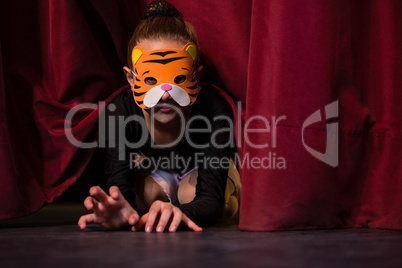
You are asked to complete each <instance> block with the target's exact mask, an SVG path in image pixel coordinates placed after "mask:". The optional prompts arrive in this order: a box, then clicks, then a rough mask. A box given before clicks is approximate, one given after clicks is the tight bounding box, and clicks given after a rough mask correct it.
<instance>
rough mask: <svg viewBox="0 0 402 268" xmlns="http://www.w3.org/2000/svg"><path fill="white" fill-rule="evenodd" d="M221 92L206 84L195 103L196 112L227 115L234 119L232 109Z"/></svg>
mask: <svg viewBox="0 0 402 268" xmlns="http://www.w3.org/2000/svg"><path fill="white" fill-rule="evenodd" d="M220 90H221V89H218V88H215V87H213V86H210V85H208V84H204V85H203V87H202V89H201V91H200V92H199V94H198V98H197V101H196V102H195V103H194V110H195V111H194V112H195V113H196V114H209V115H212V116H218V115H227V116H230V117H232V112H233V111H232V108H231V106H230V104H229V102H228V101H227V100H226V99H225V97H224V96H223V95H222V93H221V92H220Z"/></svg>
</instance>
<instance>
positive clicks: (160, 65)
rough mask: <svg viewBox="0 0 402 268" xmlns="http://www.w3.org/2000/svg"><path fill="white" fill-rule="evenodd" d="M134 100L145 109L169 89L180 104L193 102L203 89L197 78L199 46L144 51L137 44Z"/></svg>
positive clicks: (154, 103) (151, 105)
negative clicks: (199, 85)
mask: <svg viewBox="0 0 402 268" xmlns="http://www.w3.org/2000/svg"><path fill="white" fill-rule="evenodd" d="M131 59H132V61H133V65H134V68H133V69H134V72H133V74H134V76H135V82H134V91H133V95H134V100H135V102H136V103H137V105H138V106H139V107H140V108H142V109H147V108H152V107H153V106H155V105H156V104H157V103H158V102H159V100H160V98H161V97H162V95H163V94H164V93H165V92H166V91H167V92H168V93H169V94H170V96H171V97H172V98H173V100H174V101H176V102H177V103H178V104H179V105H180V106H182V107H184V106H188V105H192V104H193V103H194V102H195V100H196V98H197V95H198V92H199V91H200V89H201V88H200V87H198V82H197V78H196V66H195V65H196V59H197V48H196V46H195V44H193V43H187V44H186V45H185V46H184V48H183V49H159V50H152V51H148V52H146V51H144V50H143V49H142V48H141V47H140V46H136V47H134V48H133V51H132V53H131Z"/></svg>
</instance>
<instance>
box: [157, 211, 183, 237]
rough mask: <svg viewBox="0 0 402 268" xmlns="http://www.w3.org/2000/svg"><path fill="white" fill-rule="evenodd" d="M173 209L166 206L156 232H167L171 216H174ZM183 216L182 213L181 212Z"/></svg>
mask: <svg viewBox="0 0 402 268" xmlns="http://www.w3.org/2000/svg"><path fill="white" fill-rule="evenodd" d="M172 212H173V208H172V205H170V204H168V205H167V206H164V207H163V208H162V210H161V216H160V217H159V222H158V226H157V227H156V231H157V232H158V233H162V232H163V231H164V230H165V227H166V225H167V224H168V222H169V220H170V218H171V216H172ZM179 213H180V214H181V211H180V212H179Z"/></svg>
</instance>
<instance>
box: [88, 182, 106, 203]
mask: <svg viewBox="0 0 402 268" xmlns="http://www.w3.org/2000/svg"><path fill="white" fill-rule="evenodd" d="M89 194H90V195H91V196H93V197H95V198H96V199H98V200H99V201H100V202H101V203H103V204H107V203H108V197H109V196H108V195H107V194H106V193H105V191H103V190H102V188H100V187H99V186H94V187H91V189H89Z"/></svg>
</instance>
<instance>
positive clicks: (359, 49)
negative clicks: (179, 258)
mask: <svg viewBox="0 0 402 268" xmlns="http://www.w3.org/2000/svg"><path fill="white" fill-rule="evenodd" d="M149 2H150V1H143V0H142V1H128V0H127V1H118V2H116V3H115V2H110V1H50V0H49V1H37V2H35V1H29V2H27V3H25V4H24V5H20V4H19V3H17V2H14V3H13V2H7V3H2V7H1V11H0V12H1V13H2V14H1V19H0V20H1V26H0V27H1V39H0V42H1V43H0V60H1V62H0V73H1V75H2V76H1V79H0V89H1V91H0V97H1V99H0V111H1V114H0V123H1V128H0V175H1V181H0V219H5V218H11V217H17V216H22V215H26V214H29V213H32V212H33V211H36V210H38V209H39V208H40V207H41V206H43V204H45V203H47V202H52V201H53V200H54V198H55V197H57V196H59V195H60V194H61V193H62V192H64V191H65V190H66V189H67V188H69V186H71V185H72V184H73V183H74V182H75V180H76V179H77V178H78V177H79V176H80V175H81V173H82V172H83V170H84V168H85V166H86V165H87V163H88V162H89V159H90V158H91V155H92V154H93V150H79V149H77V148H76V147H75V146H73V145H71V144H70V143H69V142H68V141H67V139H66V137H65V134H64V123H65V116H66V114H67V113H68V111H69V109H71V108H72V107H73V106H74V105H76V104H79V103H89V102H90V103H98V102H99V101H103V100H106V101H109V100H110V99H111V98H113V96H114V94H116V90H117V89H118V88H120V87H121V86H123V85H125V84H126V81H124V76H123V72H122V66H124V65H125V64H126V45H127V41H128V39H129V37H130V35H131V33H132V31H133V29H134V28H135V26H136V24H137V23H138V21H139V19H140V17H141V14H142V10H143V9H144V7H145V5H146V4H148V3H149ZM170 2H171V3H173V4H174V5H175V6H176V7H177V8H178V9H179V10H180V11H181V12H182V13H183V15H184V18H185V19H186V20H188V21H189V22H191V23H192V24H193V25H194V26H195V28H196V30H197V33H198V37H199V41H200V48H201V50H202V52H203V60H204V65H205V71H204V80H206V81H208V82H212V83H214V84H216V85H218V86H220V87H222V88H224V89H225V90H226V92H228V93H229V94H230V95H231V96H232V97H233V98H234V99H237V100H240V101H241V102H242V108H243V109H244V110H245V117H244V120H243V122H242V123H243V124H242V125H243V130H244V129H246V130H244V131H243V132H242V133H241V135H240V136H238V138H239V143H238V144H239V145H240V146H239V149H240V150H239V151H240V152H241V154H239V159H238V160H239V161H238V163H239V165H240V168H241V176H242V181H243V191H242V199H241V211H240V225H239V226H240V228H241V229H245V230H284V229H315V228H333V227H370V228H391V229H401V228H402V206H401V204H402V195H400V192H401V190H402V183H401V182H402V170H401V167H400V162H401V153H400V150H401V148H402V138H401V136H402V134H401V133H402V131H401V121H400V118H399V116H400V114H402V111H401V109H402V108H401V105H400V102H401V100H402V93H401V91H400V89H401V85H402V78H401V77H402V76H401V69H402V68H401V66H402V53H401V50H400V47H402V40H401V39H402V30H401V29H402V27H401V26H402V21H401V20H402V19H401V17H400V16H399V13H400V12H401V11H402V3H401V2H400V1H398V0H370V1H368V0H367V1H357V0H354V1H351V0H341V1H335V0H334V1H330V0H328V1H322V0H305V1H297V0H289V1H282V0H267V1H258V0H254V1H246V0H244V1H184V0H171V1H170ZM331 103H334V105H335V106H331V107H332V108H333V109H335V108H336V109H335V110H336V111H337V112H338V113H336V112H335V113H333V114H332V115H333V117H332V118H328V120H327V119H326V117H329V115H331V113H330V110H327V111H325V107H326V106H327V105H329V104H331ZM316 111H319V112H318V113H317V116H321V117H320V118H321V120H318V121H317V122H316V123H314V124H310V125H308V126H307V127H305V126H306V120H307V119H308V118H310V116H311V115H312V114H313V113H314V112H316ZM331 111H332V110H331ZM97 117H98V113H97V110H95V111H92V110H82V111H80V113H79V114H77V116H76V117H75V118H74V120H73V122H72V123H73V127H72V131H73V133H74V135H75V136H76V137H77V138H78V139H81V140H86V141H91V140H93V139H94V138H95V137H96V132H97V130H96V123H97ZM239 123H241V122H239ZM267 123H269V124H267ZM335 123H337V124H338V125H337V126H338V128H337V129H336V128H334V127H335V126H336V125H335ZM274 125H276V127H274ZM327 126H328V128H327ZM247 129H248V130H251V131H248V130H247ZM256 129H257V131H259V132H253V130H256ZM327 134H328V139H329V140H328V141H327ZM337 140H338V142H336V141H337ZM256 144H267V145H268V146H267V147H265V148H257V146H255V145H256ZM331 146H333V148H339V157H338V164H337V165H335V167H333V166H331V165H328V164H326V163H324V162H322V161H320V160H319V159H317V158H316V157H314V156H313V155H312V154H311V153H309V151H308V149H307V148H310V150H315V151H317V152H318V153H321V154H323V153H324V152H326V149H328V148H332V147H331ZM333 148H332V149H333ZM252 159H256V160H252ZM259 160H263V161H265V162H264V163H265V164H269V166H268V165H266V166H265V168H261V167H260V168H257V167H255V165H254V167H253V165H251V164H250V163H251V162H247V161H257V162H258V161H259ZM274 162H275V163H274ZM255 163H256V162H254V164H255ZM248 164H249V165H251V166H247V165H248Z"/></svg>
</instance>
